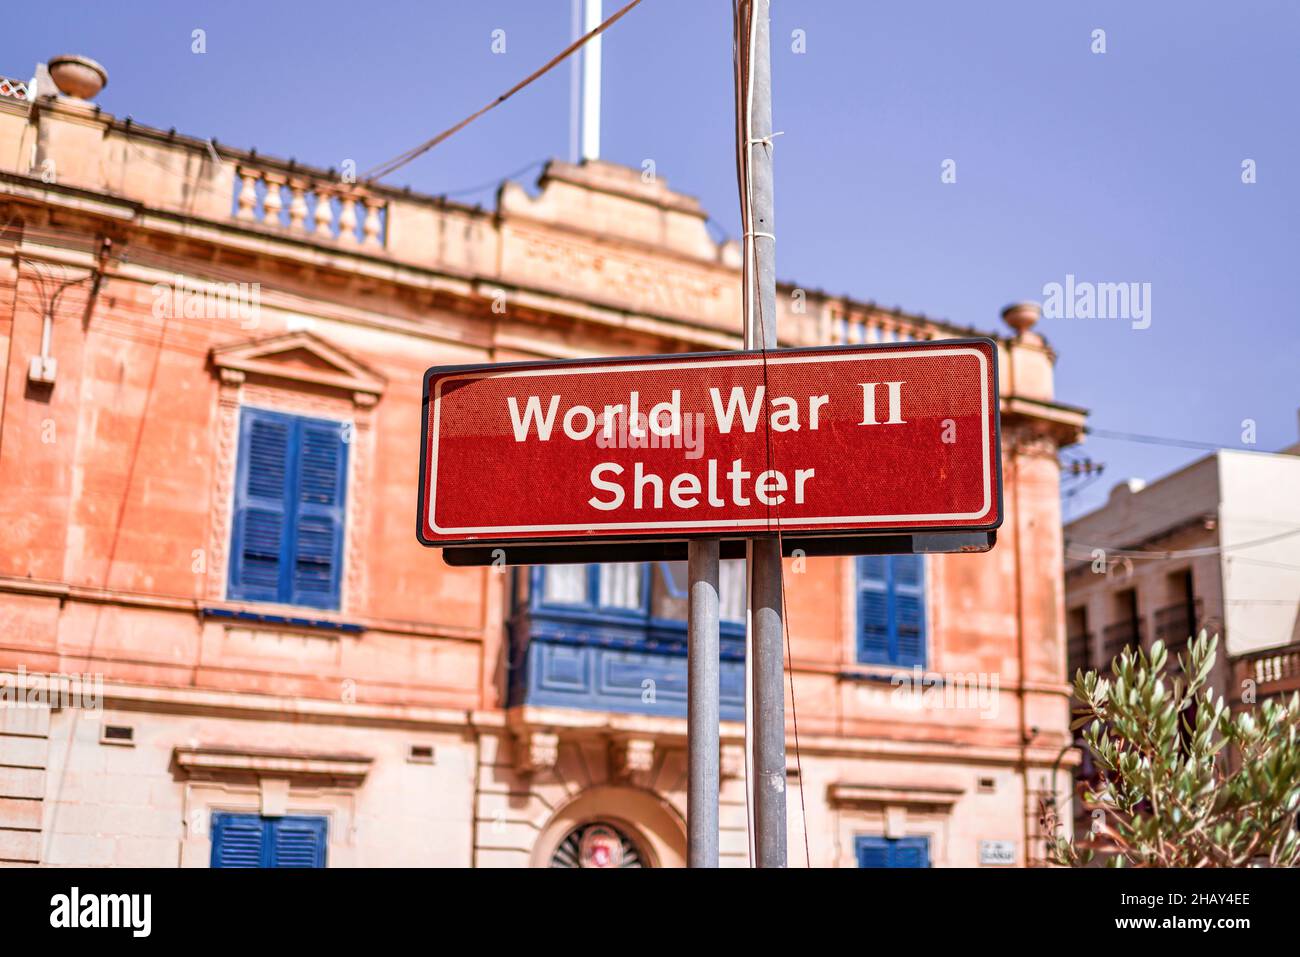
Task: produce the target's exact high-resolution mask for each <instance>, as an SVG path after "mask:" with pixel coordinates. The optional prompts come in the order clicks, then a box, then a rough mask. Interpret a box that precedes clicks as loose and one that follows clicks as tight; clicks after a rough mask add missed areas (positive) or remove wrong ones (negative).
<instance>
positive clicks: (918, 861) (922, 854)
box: [889, 837, 930, 867]
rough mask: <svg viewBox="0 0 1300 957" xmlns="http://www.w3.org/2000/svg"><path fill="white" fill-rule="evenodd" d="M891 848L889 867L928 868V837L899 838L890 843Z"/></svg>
mask: <svg viewBox="0 0 1300 957" xmlns="http://www.w3.org/2000/svg"><path fill="white" fill-rule="evenodd" d="M890 843H891V845H892V847H891V848H890V851H891V855H892V856H891V859H890V862H889V866H890V867H929V866H930V839H929V838H928V837H900V838H899V839H898V840H896V841H891V842H890Z"/></svg>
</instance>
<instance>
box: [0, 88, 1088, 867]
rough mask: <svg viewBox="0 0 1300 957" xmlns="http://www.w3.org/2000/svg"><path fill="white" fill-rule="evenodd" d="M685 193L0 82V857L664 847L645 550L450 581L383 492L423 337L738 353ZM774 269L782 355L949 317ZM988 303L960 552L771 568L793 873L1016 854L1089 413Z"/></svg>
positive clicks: (1060, 702)
mask: <svg viewBox="0 0 1300 957" xmlns="http://www.w3.org/2000/svg"><path fill="white" fill-rule="evenodd" d="M705 219H706V215H705V212H704V210H703V209H702V208H701V207H700V205H699V204H698V202H697V201H696V200H694V199H693V198H691V197H690V196H687V195H684V194H682V193H679V192H676V191H674V190H672V189H669V188H668V186H667V185H666V183H665V182H664V180H663V179H662V178H661V179H659V180H657V181H653V182H646V181H645V180H643V178H642V176H641V174H640V171H639V170H629V169H625V168H622V167H619V166H616V165H613V164H609V163H604V162H590V163H585V164H582V165H570V164H567V163H563V162H552V163H550V164H549V165H548V166H547V167H546V169H545V171H544V172H543V173H542V175H541V177H540V180H539V181H538V183H537V189H536V190H535V191H529V190H525V189H524V188H523V187H521V186H520V185H517V184H514V183H505V184H503V186H502V187H501V190H500V192H499V194H498V202H497V205H496V208H495V209H494V210H483V209H479V208H476V207H469V206H465V205H461V204H457V203H454V202H449V201H447V200H445V199H441V198H438V197H434V196H425V195H419V194H416V193H409V192H406V191H403V190H398V189H392V188H389V187H386V186H363V185H360V184H356V183H352V182H347V181H346V180H345V179H342V178H340V177H339V176H338V175H337V174H336V173H334V172H333V171H330V170H325V169H321V168H316V167H312V166H307V165H304V164H301V163H297V162H294V161H291V160H281V159H277V158H273V157H268V156H263V155H260V154H257V153H255V152H253V151H250V150H241V149H236V148H232V147H230V146H227V145H225V144H214V143H211V142H210V141H204V140H198V139H194V138H191V137H187V136H185V135H182V134H180V133H177V132H175V131H166V130H161V129H153V128H149V127H145V126H141V125H140V124H137V123H133V122H132V121H131V120H129V119H120V118H117V117H114V116H110V115H108V114H107V113H105V112H103V111H101V110H100V109H98V108H97V107H96V106H95V105H94V104H93V102H88V101H86V100H82V99H77V98H74V97H71V96H68V95H66V94H59V93H56V92H55V91H54V90H53V89H52V88H51V87H50V86H49V85H48V76H45V75H44V74H42V75H40V76H38V79H37V82H36V83H35V84H34V88H33V85H32V84H23V83H17V82H16V81H10V82H7V83H4V84H3V85H0V368H3V370H4V373H3V382H4V386H3V392H2V393H0V487H3V489H4V495H3V496H2V497H0V622H2V623H3V627H2V628H0V676H2V677H0V693H3V694H0V697H2V698H3V701H2V702H0V703H3V704H4V706H3V707H0V860H2V861H4V862H7V863H19V864H23V863H27V864H31V863H44V864H51V865H68V864H76V865H149V866H159V867H173V866H199V867H202V866H237V865H257V864H261V865H277V866H287V865H301V866H311V865H324V866H396V865H402V866H430V865H445V866H550V865H556V866H571V865H573V864H583V865H612V864H620V865H624V866H631V865H634V864H640V865H648V866H673V865H679V864H681V863H682V862H683V860H684V856H685V829H684V815H685V804H686V802H685V775H686V764H685V730H686V729H685V718H684V714H685V705H684V690H683V689H684V683H685V648H684V638H685V627H684V623H683V621H682V618H683V613H684V611H683V609H684V602H683V601H682V593H681V591H682V573H681V569H680V568H678V567H676V566H671V565H666V564H659V563H655V564H651V565H645V566H619V565H611V566H599V567H592V568H584V567H579V568H578V570H577V571H576V572H575V571H574V570H573V569H565V570H560V569H556V568H549V569H548V568H530V569H511V570H499V569H467V568H452V567H449V566H447V565H446V564H444V563H443V561H442V560H441V558H440V556H439V554H438V552H437V551H435V550H431V549H425V548H423V547H421V546H420V545H419V544H418V543H417V542H416V538H415V535H414V529H413V517H414V510H415V509H414V506H415V495H416V482H417V475H418V453H419V430H420V388H421V377H422V374H423V373H424V371H425V369H426V368H428V367H429V366H432V365H440V364H452V363H472V362H494V361H506V360H513V359H525V358H536V357H559V358H563V357H582V356H594V355H613V354H649V353H668V352H684V351H691V350H705V349H736V348H739V347H740V344H741V343H740V335H739V333H740V329H739V324H740V320H739V317H740V300H739V292H740V289H739V274H738V265H739V256H738V251H737V249H736V247H735V245H734V244H729V243H722V244H719V243H717V242H715V241H714V240H713V239H712V238H711V237H710V235H709V233H708V231H707V230H706V225H705ZM779 297H780V300H781V310H782V313H781V316H780V338H781V343H782V345H809V344H829V343H843V342H871V341H886V342H887V341H903V340H910V339H936V338H944V337H950V336H956V335H969V334H971V333H972V332H973V331H974V330H971V329H967V328H959V327H956V326H954V325H952V324H950V323H945V322H940V321H935V320H931V319H927V318H925V317H921V316H915V315H908V314H905V313H902V312H899V311H896V310H888V309H882V308H880V307H877V306H875V305H873V304H871V303H866V302H858V301H853V300H850V299H845V298H841V297H835V296H829V295H826V294H823V293H821V292H818V291H815V290H804V289H800V288H796V287H794V286H791V285H783V286H782V287H781V289H780V296H779ZM1009 320H1010V321H1012V322H1013V323H1014V325H1013V328H1012V329H1011V331H1010V332H1005V331H1004V333H1003V334H1001V335H999V336H998V350H999V362H1000V373H1001V376H1000V381H1001V389H1002V396H1001V405H1002V441H1003V456H1004V461H1003V474H1004V482H1005V501H1006V521H1005V523H1004V525H1003V527H1002V529H1001V531H1000V534H999V541H998V544H997V547H996V548H995V549H994V550H993V551H992V552H990V553H987V554H980V555H935V556H924V557H922V556H903V557H897V558H889V559H879V558H877V559H855V558H810V559H804V560H802V561H800V562H798V563H796V562H794V561H791V562H789V563H788V564H787V568H786V581H787V583H788V593H789V625H790V630H791V644H792V658H791V660H790V662H789V668H790V671H791V674H792V678H793V685H794V696H793V701H792V699H791V696H790V695H789V694H787V707H788V708H789V707H790V705H791V703H793V704H794V705H795V706H797V718H798V731H799V741H798V744H799V747H798V760H797V761H796V749H795V746H794V745H795V742H794V739H793V727H794V726H793V721H792V720H791V719H793V718H794V717H795V715H794V714H789V715H788V716H787V726H788V728H790V730H791V733H792V736H791V740H790V741H789V746H788V750H789V754H790V763H791V767H790V787H791V795H790V800H789V807H790V827H791V840H790V847H791V864H792V865H794V866H798V865H802V864H803V863H804V854H803V846H804V842H803V839H802V837H803V833H804V830H805V829H806V831H807V835H808V846H809V849H810V863H811V864H812V865H813V866H855V865H868V866H918V865H919V866H924V865H931V866H952V865H977V864H980V863H981V862H982V863H984V864H987V865H990V866H1005V865H1007V864H1018V865H1019V864H1026V863H1032V862H1035V861H1036V860H1038V859H1039V858H1040V857H1041V845H1042V842H1041V838H1040V835H1039V834H1038V833H1037V823H1036V821H1037V817H1038V802H1039V800H1040V798H1042V797H1043V796H1044V795H1049V794H1052V793H1056V792H1060V793H1064V791H1065V790H1066V788H1067V787H1068V781H1069V777H1070V770H1069V768H1070V764H1071V756H1070V753H1069V752H1068V746H1069V741H1070V736H1069V732H1068V704H1067V689H1066V684H1065V635H1064V627H1063V621H1064V618H1063V614H1064V611H1063V593H1062V581H1061V571H1062V568H1061V564H1062V560H1061V555H1062V550H1061V537H1060V536H1061V532H1060V514H1059V504H1058V487H1059V469H1058V463H1057V456H1056V453H1057V450H1058V448H1059V447H1061V446H1062V445H1064V444H1069V443H1071V442H1074V441H1077V439H1078V437H1079V435H1080V429H1081V427H1082V423H1083V413H1082V411H1081V410H1079V409H1077V408H1073V407H1070V406H1066V405H1063V404H1060V403H1058V402H1056V401H1055V399H1054V396H1053V384H1052V375H1053V372H1052V369H1053V362H1054V359H1055V357H1054V354H1053V353H1052V351H1051V350H1050V349H1049V347H1048V346H1047V345H1046V344H1045V342H1044V341H1043V340H1042V338H1041V337H1040V336H1039V335H1038V334H1037V333H1036V332H1034V331H1033V329H1032V320H1033V316H1032V314H1030V313H1028V312H1027V311H1026V310H1023V309H1022V310H1017V311H1014V312H1013V313H1012V314H1011V315H1010V316H1009ZM740 581H741V578H740V577H739V576H738V575H737V573H736V570H735V569H734V568H731V569H728V570H727V571H725V572H724V583H725V584H724V592H725V593H724V605H726V608H724V613H725V615H726V617H728V619H729V620H728V621H727V622H726V623H724V635H723V645H724V647H723V658H724V661H723V696H724V701H723V709H724V710H723V716H724V722H723V744H722V767H723V776H724V780H723V790H722V801H723V807H722V829H723V833H722V859H723V862H724V863H725V864H729V865H739V866H744V865H745V864H746V863H747V860H748V853H747V847H748V839H747V829H746V820H747V815H746V805H745V788H744V770H745V769H744V759H743V749H742V740H743V723H742V721H741V720H740V719H741V717H742V714H743V712H742V709H743V694H742V693H741V691H740V689H741V688H742V685H741V683H740V676H741V675H742V674H743V639H742V626H741V625H740V624H739V623H738V622H737V621H736V620H735V619H736V617H737V613H736V611H735V610H736V609H737V608H743V602H744V596H743V593H740V594H738V593H737V589H738V588H740V587H743V586H741V585H740ZM728 609H729V610H728ZM882 609H884V611H882ZM868 632H870V633H871V634H872V635H874V636H877V637H878V638H879V641H869V640H866V638H865V637H864V636H866V635H867V633H868ZM83 676H84V677H83ZM927 678H940V679H941V680H940V681H939V683H938V684H936V685H935V686H934V687H930V683H927V681H926V679H927ZM912 682H915V688H913V690H914V691H915V693H909V691H908V689H909V687H911V684H910V683H912ZM804 807H806V818H805V813H804V810H803V809H804Z"/></svg>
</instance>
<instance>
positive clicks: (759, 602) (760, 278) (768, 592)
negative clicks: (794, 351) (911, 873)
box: [746, 0, 786, 867]
mask: <svg viewBox="0 0 1300 957" xmlns="http://www.w3.org/2000/svg"><path fill="white" fill-rule="evenodd" d="M752 4H753V14H752V15H753V17H754V46H753V49H752V50H751V51H750V56H751V57H752V59H753V110H752V112H751V114H750V121H749V122H750V133H749V135H750V142H749V143H748V144H746V147H747V149H748V150H749V151H750V153H749V155H750V183H751V191H752V197H753V209H752V218H751V226H750V228H751V229H752V230H753V232H754V265H755V284H756V286H757V301H758V302H757V304H758V316H757V317H756V318H757V320H758V322H759V323H761V328H760V329H758V330H751V333H752V332H757V333H759V335H761V342H762V345H763V348H765V349H775V348H776V220H775V216H774V202H773V188H772V55H771V42H770V38H769V19H770V10H769V0H752ZM751 321H752V320H751ZM759 335H753V334H751V335H750V336H748V337H747V338H749V340H750V341H751V342H752V343H754V344H757V343H758V342H759V341H760V339H759ZM752 554H753V565H752V567H751V568H750V573H749V579H750V587H751V588H753V590H754V591H753V606H752V607H753V609H754V620H753V639H752V650H753V656H754V665H753V675H754V687H753V707H754V745H753V748H754V830H755V835H754V837H755V841H754V844H755V852H756V856H757V862H756V863H757V864H758V866H759V867H785V866H786V810H785V784H786V773H785V649H784V637H785V635H784V622H783V620H782V619H783V616H782V602H781V548H780V544H779V542H778V541H777V539H775V538H758V539H755V540H754V542H753V550H752Z"/></svg>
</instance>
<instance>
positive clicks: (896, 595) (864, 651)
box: [857, 555, 926, 667]
mask: <svg viewBox="0 0 1300 957" xmlns="http://www.w3.org/2000/svg"><path fill="white" fill-rule="evenodd" d="M857 572H858V608H857V610H858V661H860V662H862V663H864V664H886V665H900V666H903V667H912V666H913V665H924V664H925V644H926V642H925V559H924V557H923V556H921V555H888V556H886V555H864V556H861V557H860V558H858V562H857Z"/></svg>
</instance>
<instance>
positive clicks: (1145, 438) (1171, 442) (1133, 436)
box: [1083, 425, 1227, 452]
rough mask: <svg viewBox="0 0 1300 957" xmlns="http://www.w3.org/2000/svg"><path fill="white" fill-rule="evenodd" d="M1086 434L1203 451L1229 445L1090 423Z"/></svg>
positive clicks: (1085, 429) (1084, 431)
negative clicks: (1124, 430) (1096, 427)
mask: <svg viewBox="0 0 1300 957" xmlns="http://www.w3.org/2000/svg"><path fill="white" fill-rule="evenodd" d="M1083 434H1084V435H1092V436H1096V437H1097V438H1099V439H1115V440H1117V441H1120V442H1141V443H1145V444H1147V445H1168V446H1174V447H1177V448H1184V449H1200V450H1202V451H1208V452H1217V451H1219V450H1220V449H1223V448H1227V446H1224V445H1220V444H1217V443H1215V442H1198V441H1194V440H1192V439H1171V438H1167V437H1165V436H1161V435H1143V434H1141V433H1138V432H1115V431H1112V430H1110V429H1094V428H1093V427H1092V426H1090V425H1085V426H1084V427H1083Z"/></svg>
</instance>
